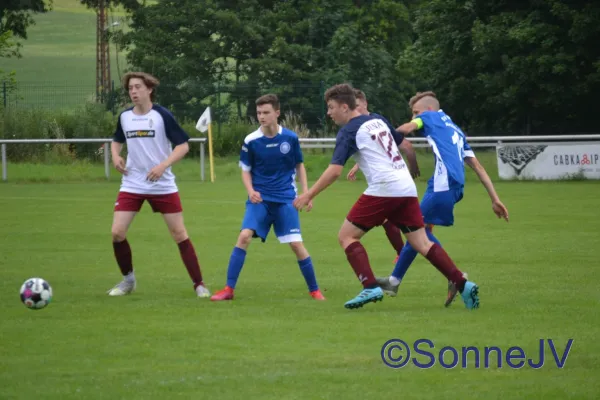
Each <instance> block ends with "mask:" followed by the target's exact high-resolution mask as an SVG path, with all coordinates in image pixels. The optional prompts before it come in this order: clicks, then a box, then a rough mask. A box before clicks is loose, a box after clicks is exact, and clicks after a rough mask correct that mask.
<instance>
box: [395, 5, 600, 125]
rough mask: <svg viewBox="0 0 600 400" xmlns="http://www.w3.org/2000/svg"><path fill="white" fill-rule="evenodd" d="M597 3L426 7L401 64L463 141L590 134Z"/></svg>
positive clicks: (596, 73) (599, 62) (597, 60)
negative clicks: (464, 134)
mask: <svg viewBox="0 0 600 400" xmlns="http://www.w3.org/2000/svg"><path fill="white" fill-rule="evenodd" d="M598 20H600V4H598V3H597V2H593V1H583V0H575V1H569V2H567V1H562V0H546V1H537V2H514V1H512V2H506V1H500V0H492V1H483V0H476V1H467V0H445V1H442V0H432V1H430V2H427V3H423V6H422V7H421V8H420V9H419V10H418V11H417V15H416V22H415V31H416V34H417V35H418V38H417V40H416V41H415V43H414V45H413V46H411V48H410V49H409V50H408V51H407V52H406V53H405V55H404V56H403V57H402V59H401V65H402V66H403V67H404V68H410V69H411V70H413V71H415V72H416V75H415V78H416V81H418V82H420V83H419V88H420V89H432V90H434V91H436V92H437V93H438V94H439V95H440V98H441V101H442V105H443V107H444V108H445V109H446V110H447V111H448V112H449V113H451V114H452V115H453V116H454V117H455V119H456V120H457V121H458V122H460V123H461V124H463V126H465V127H466V128H467V129H468V130H469V131H470V134H518V133H532V134H533V133H545V134H548V133H564V132H577V131H592V130H594V129H596V128H595V121H594V118H593V115H591V114H590V113H589V112H587V111H586V110H589V107H590V104H593V101H594V97H595V93H597V92H598V90H600V48H599V47H598V46H597V38H598V37H600V25H598V23H597V21H598Z"/></svg>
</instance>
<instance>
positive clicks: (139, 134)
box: [125, 130, 156, 139]
mask: <svg viewBox="0 0 600 400" xmlns="http://www.w3.org/2000/svg"><path fill="white" fill-rule="evenodd" d="M155 135H156V131H154V130H137V131H127V132H125V137H126V138H127V139H135V138H153V137H154V136H155Z"/></svg>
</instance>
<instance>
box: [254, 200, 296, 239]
mask: <svg viewBox="0 0 600 400" xmlns="http://www.w3.org/2000/svg"><path fill="white" fill-rule="evenodd" d="M271 225H273V228H274V231H275V235H276V236H277V239H279V242H280V243H292V242H301V241H302V234H301V232H300V216H299V214H298V210H296V209H295V208H294V206H293V204H292V203H273V202H270V201H263V202H261V203H257V204H254V203H252V202H251V201H250V200H248V201H246V213H245V214H244V220H243V221H242V229H251V230H253V231H254V237H259V238H261V239H262V241H263V242H264V241H266V240H267V235H268V234H269V231H270V230H271Z"/></svg>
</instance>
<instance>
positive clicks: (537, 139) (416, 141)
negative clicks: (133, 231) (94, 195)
mask: <svg viewBox="0 0 600 400" xmlns="http://www.w3.org/2000/svg"><path fill="white" fill-rule="evenodd" d="M406 139H407V140H408V141H410V142H411V144H412V145H413V146H414V147H424V148H428V147H429V143H427V139H425V138H412V137H410V138H406ZM299 140H300V147H302V148H305V149H311V148H312V149H331V148H334V147H335V138H300V139H299ZM467 141H468V142H469V144H470V146H471V147H480V148H481V147H488V148H490V147H496V146H498V145H501V144H503V143H518V144H521V145H529V144H551V143H561V142H562V143H565V142H566V143H574V142H590V141H591V142H594V141H600V134H598V135H555V136H473V137H467ZM110 142H112V138H105V139H0V152H1V159H2V180H3V181H6V180H8V161H7V158H6V146H7V145H11V144H33V143H38V144H39V143H104V174H105V176H106V178H107V179H108V178H109V177H110V149H109V144H110ZM190 142H198V143H200V180H201V181H204V180H205V169H206V167H205V164H206V161H205V160H206V142H207V139H206V138H191V139H190Z"/></svg>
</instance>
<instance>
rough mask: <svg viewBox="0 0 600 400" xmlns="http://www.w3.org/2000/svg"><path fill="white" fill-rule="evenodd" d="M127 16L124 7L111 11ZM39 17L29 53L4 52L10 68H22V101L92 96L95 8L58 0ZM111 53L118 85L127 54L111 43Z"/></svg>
mask: <svg viewBox="0 0 600 400" xmlns="http://www.w3.org/2000/svg"><path fill="white" fill-rule="evenodd" d="M123 16H124V13H123V12H122V10H119V9H117V10H115V11H111V12H109V22H110V23H112V22H114V21H117V20H120V18H122V17H123ZM34 19H35V22H36V23H35V25H33V26H31V27H30V28H29V29H28V31H27V34H28V39H27V40H24V41H22V44H23V48H22V50H21V53H22V55H23V57H22V58H19V59H17V58H3V59H2V65H1V67H0V69H1V70H4V71H5V72H8V71H16V73H17V75H16V79H17V82H18V85H19V93H18V94H19V96H20V97H21V98H20V99H18V100H17V101H18V103H17V104H20V105H29V106H38V107H39V106H43V107H56V108H65V107H73V106H76V105H77V104H80V103H82V102H83V101H86V100H90V99H91V98H92V97H93V96H95V92H96V89H95V79H96V14H95V13H94V11H92V10H89V9H87V8H86V7H85V6H83V5H81V3H80V2H79V1H78V0H54V9H53V10H52V11H50V12H48V13H46V14H36V15H34ZM121 26H122V24H121ZM119 28H120V27H119ZM110 56H111V76H112V79H113V80H114V81H115V85H117V86H118V82H119V75H118V72H119V67H120V70H121V72H122V71H123V70H124V68H125V66H126V60H125V56H124V54H123V53H119V55H118V60H117V54H116V51H115V47H114V45H111V47H110ZM117 61H118V65H117ZM0 96H1V93H0ZM0 100H1V99H0Z"/></svg>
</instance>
